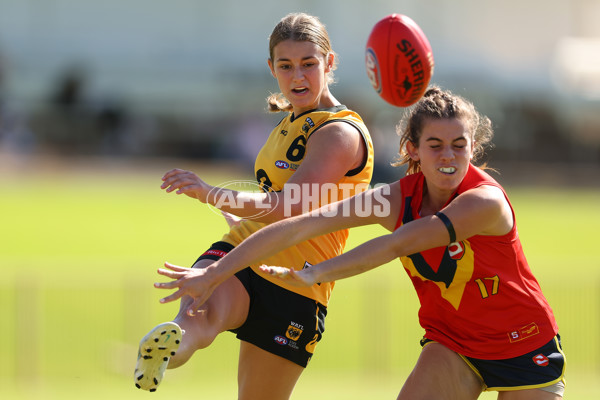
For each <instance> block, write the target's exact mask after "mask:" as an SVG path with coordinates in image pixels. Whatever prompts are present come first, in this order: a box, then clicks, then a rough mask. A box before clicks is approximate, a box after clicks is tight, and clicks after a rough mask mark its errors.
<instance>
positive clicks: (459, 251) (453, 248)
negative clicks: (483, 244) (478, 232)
mask: <svg viewBox="0 0 600 400" xmlns="http://www.w3.org/2000/svg"><path fill="white" fill-rule="evenodd" d="M448 254H449V255H450V258H451V259H453V260H460V259H462V258H463V256H464V255H465V245H464V244H463V243H462V242H454V243H450V244H449V245H448Z"/></svg>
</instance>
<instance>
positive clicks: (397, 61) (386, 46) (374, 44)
mask: <svg viewBox="0 0 600 400" xmlns="http://www.w3.org/2000/svg"><path fill="white" fill-rule="evenodd" d="M365 63H366V66H367V75H368V76H369V80H370V81H371V84H372V85H373V88H375V91H376V92H377V93H379V95H380V96H381V97H382V98H383V99H384V100H385V101H387V102H388V103H390V104H392V105H394V106H397V107H408V106H410V105H412V104H414V103H416V102H417V101H418V100H419V99H420V98H421V96H423V93H425V91H426V90H427V85H429V81H430V80H431V76H432V75H433V65H434V64H433V52H432V51H431V46H430V44H429V41H428V40H427V37H426V36H425V34H424V33H423V31H422V30H421V28H420V27H419V26H418V25H417V24H416V23H415V21H413V20H412V19H410V18H409V17H407V16H406V15H402V14H391V15H388V16H387V17H385V18H383V19H382V20H381V21H379V22H377V24H375V26H374V27H373V30H372V31H371V34H370V35H369V39H368V40H367V50H366V57H365Z"/></svg>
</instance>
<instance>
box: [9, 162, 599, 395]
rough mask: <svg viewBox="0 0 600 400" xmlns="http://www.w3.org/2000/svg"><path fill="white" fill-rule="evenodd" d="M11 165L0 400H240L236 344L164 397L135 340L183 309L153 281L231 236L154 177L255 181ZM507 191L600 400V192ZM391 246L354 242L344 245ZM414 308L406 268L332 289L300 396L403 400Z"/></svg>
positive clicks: (95, 166)
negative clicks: (143, 367)
mask: <svg viewBox="0 0 600 400" xmlns="http://www.w3.org/2000/svg"><path fill="white" fill-rule="evenodd" d="M5 160H6V159H5ZM13 161H14V162H11V163H8V164H6V163H0V213H1V221H2V222H1V223H2V230H1V233H0V239H1V240H0V243H1V245H0V246H1V247H0V267H1V271H2V275H1V278H0V316H1V318H0V338H1V343H2V344H3V349H2V352H1V353H0V354H1V356H0V357H1V360H2V361H1V362H0V397H1V398H3V399H67V400H68V399H75V398H80V397H81V396H85V397H86V398H90V399H106V398H113V399H124V398H127V399H135V398H148V396H151V397H152V398H159V399H160V398H167V397H169V398H172V396H174V395H175V396H198V397H201V398H208V399H214V400H218V399H232V398H235V397H236V393H237V392H236V367H237V351H238V342H237V340H236V339H235V338H234V337H233V335H231V334H228V333H226V334H223V335H221V336H220V337H219V338H218V339H217V340H216V341H215V343H214V344H213V345H212V346H211V347H210V348H209V349H206V350H203V351H200V352H198V353H196V355H195V356H194V358H193V359H192V361H191V362H190V363H189V364H187V365H186V366H184V367H183V368H180V369H178V370H172V371H168V372H167V377H166V379H165V381H164V382H163V384H162V385H161V387H160V388H159V390H158V391H157V392H156V393H153V394H149V393H147V392H143V391H141V390H138V389H136V388H135V387H134V385H133V380H132V374H133V368H134V365H135V360H136V355H137V343H138V341H139V339H140V338H141V336H143V335H144V334H145V333H146V331H147V330H148V329H150V328H151V327H152V326H154V325H155V324H156V323H159V322H162V321H164V320H169V319H170V318H171V317H172V316H173V315H174V313H175V311H176V309H177V305H175V304H169V305H160V304H159V303H158V299H159V298H160V297H161V295H163V294H164V293H163V292H159V291H158V290H156V289H154V288H153V287H152V283H153V282H154V281H156V280H160V277H159V276H158V275H157V274H156V273H155V270H156V269H157V268H158V267H160V266H161V265H162V263H163V262H164V261H169V262H173V263H176V264H180V265H189V264H190V263H191V262H192V261H193V260H194V259H195V258H196V257H197V256H198V254H199V252H201V251H203V250H204V249H205V248H206V247H207V246H208V245H209V244H210V243H212V241H214V240H215V239H218V238H219V237H220V235H221V232H224V231H225V229H226V224H225V222H224V220H223V219H222V218H221V217H220V216H219V215H218V214H217V213H215V212H214V210H211V209H210V208H209V207H208V206H206V205H203V204H201V203H198V202H197V201H194V200H192V199H190V198H187V197H185V198H183V197H181V198H177V196H176V195H174V194H166V193H164V192H162V191H161V190H160V189H159V185H160V177H161V176H162V174H163V173H164V172H165V171H167V170H168V169H170V168H172V167H182V168H187V169H192V170H194V171H195V172H197V173H198V174H199V175H200V176H203V177H205V179H206V180H207V181H208V182H210V183H213V184H218V183H220V182H225V181H227V180H229V179H231V178H245V177H247V176H245V175H244V173H242V172H241V171H238V170H236V169H235V168H231V167H229V166H227V165H225V164H218V163H216V162H215V163H211V164H192V163H190V162H189V161H181V160H168V159H160V160H153V161H141V160H137V161H133V160H129V161H124V160H119V159H93V158H90V159H86V160H83V159H82V160H73V159H69V160H64V159H63V160H61V159H55V158H52V159H40V158H30V159H19V160H13ZM506 189H507V191H508V193H509V195H510V197H511V200H512V202H513V205H514V208H515V210H516V213H517V220H518V223H519V230H520V234H521V237H522V241H523V244H524V248H525V251H526V254H527V256H528V259H529V262H530V264H531V267H532V269H533V271H534V273H535V274H536V276H537V278H538V279H539V281H540V283H541V285H542V288H543V290H544V293H545V294H546V296H547V297H548V299H549V301H550V304H551V306H552V307H553V309H554V311H555V314H556V317H557V319H558V323H559V326H560V332H561V335H562V337H563V346H564V349H565V351H566V354H567V362H568V364H567V392H566V393H567V396H566V397H565V398H567V399H582V400H583V399H586V400H587V399H591V398H597V397H598V395H600V379H598V377H599V376H600V365H599V364H598V359H599V357H600V346H599V343H598V341H597V340H596V339H597V338H598V336H599V334H600V319H599V318H598V317H599V316H600V294H599V288H600V258H599V257H598V253H597V251H598V250H597V249H598V247H597V239H598V234H597V227H598V226H600V210H599V209H598V205H599V204H600V189H599V188H597V187H596V188H581V187H579V188H577V187H567V186H565V187H562V188H550V187H546V186H539V185H529V186H519V185H514V186H510V185H507V186H506ZM381 233H383V229H381V228H378V227H366V228H360V229H356V230H353V231H352V233H351V236H350V247H352V246H354V245H356V244H358V243H360V242H363V241H364V240H366V239H368V238H370V237H373V236H374V235H377V234H381ZM417 307H418V304H417V298H416V295H415V294H414V292H413V289H412V286H411V285H410V281H409V279H407V277H406V273H405V271H404V270H403V268H402V267H401V264H400V262H399V261H394V262H392V263H390V264H388V265H386V266H382V267H380V268H378V269H376V270H374V271H371V272H369V273H367V274H365V275H361V276H358V277H354V278H351V279H347V280H344V281H340V282H338V284H337V285H336V287H335V290H334V293H333V297H332V300H331V303H330V307H329V315H328V317H327V321H326V332H325V335H324V338H323V340H322V341H321V343H320V344H319V346H318V347H317V351H316V354H315V357H314V358H313V360H312V361H311V364H310V365H309V368H308V369H307V370H306V372H305V373H304V374H303V376H302V377H301V379H300V381H299V383H298V386H297V389H296V391H295V393H294V395H293V397H292V398H295V399H301V398H306V397H310V398H314V399H350V400H352V399H364V398H369V399H378V398H381V399H384V398H387V399H391V398H395V396H396V395H397V393H398V391H399V390H400V387H401V386H402V383H403V382H404V379H405V378H406V376H407V375H408V373H409V372H410V369H411V367H412V366H413V364H414V362H415V361H416V358H417V357H418V353H419V350H420V346H419V344H418V340H419V338H420V337H421V335H422V331H421V329H420V327H419V325H418V321H417ZM482 398H484V399H486V398H495V395H493V394H491V393H490V394H484V395H483V396H482Z"/></svg>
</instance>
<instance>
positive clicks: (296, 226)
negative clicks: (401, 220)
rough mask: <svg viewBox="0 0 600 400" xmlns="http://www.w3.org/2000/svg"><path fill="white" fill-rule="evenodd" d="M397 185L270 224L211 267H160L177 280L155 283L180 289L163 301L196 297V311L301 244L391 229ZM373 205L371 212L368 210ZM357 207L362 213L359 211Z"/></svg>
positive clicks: (163, 287) (161, 272)
mask: <svg viewBox="0 0 600 400" xmlns="http://www.w3.org/2000/svg"><path fill="white" fill-rule="evenodd" d="M394 187H395V186H394V185H387V186H383V187H379V188H376V189H372V190H369V191H367V192H365V193H361V194H359V195H356V196H354V197H351V198H349V199H346V200H343V201H339V202H336V203H332V204H329V205H326V206H324V207H322V208H320V209H318V210H315V211H313V212H311V213H306V214H302V215H299V216H296V217H293V218H289V219H286V220H283V221H279V222H277V223H274V224H271V225H268V226H266V227H265V228H263V229H261V230H259V231H257V232H255V233H254V234H252V235H251V236H249V237H248V238H247V239H246V240H244V241H243V242H242V243H241V244H240V245H238V246H237V247H236V248H235V249H233V250H232V251H231V252H229V254H227V255H226V256H225V257H223V258H222V259H220V260H219V261H216V262H215V263H213V264H212V265H210V266H209V267H207V268H204V269H191V268H183V267H178V266H174V265H171V264H165V266H166V267H167V269H160V270H159V271H158V273H159V274H161V275H163V276H166V277H169V278H171V279H173V281H171V282H165V283H157V284H155V286H156V287H157V288H160V289H177V290H176V291H175V292H174V293H173V294H171V295H170V296H167V297H165V298H164V299H163V300H162V302H164V303H166V302H170V301H174V300H177V299H179V298H180V297H182V296H183V295H189V296H192V297H193V298H194V299H195V301H194V303H193V304H191V305H190V307H189V308H188V312H190V313H193V312H194V310H196V309H197V308H198V307H199V306H200V305H201V304H202V303H204V301H206V300H207V299H208V297H209V296H210V295H211V294H212V292H213V291H214V289H215V288H216V287H217V286H218V285H219V284H221V283H222V282H223V281H225V280H226V279H227V278H229V277H230V276H232V275H233V274H235V273H236V272H237V271H239V270H241V269H243V268H245V267H246V266H248V265H251V264H255V263H258V262H260V260H263V259H265V258H267V257H269V256H271V255H273V254H276V253H277V252H279V251H281V250H283V249H286V248H288V247H291V246H293V245H295V244H297V243H300V242H303V241H306V240H308V239H310V238H313V237H316V236H320V235H323V234H326V233H329V232H333V231H337V230H340V229H346V228H352V227H355V226H361V225H367V224H375V223H380V224H381V225H383V226H384V227H387V228H389V229H390V230H391V229H393V224H394V222H395V218H396V216H397V213H395V212H394V211H395V210H392V209H391V207H392V204H393V202H392V201H391V198H392V197H394V196H393V195H392V194H387V195H386V194H385V193H389V192H390V190H391V191H392V192H395V191H394ZM396 195H399V193H397V194H396ZM369 207H370V209H371V212H365V210H367V211H368V210H369ZM356 210H360V212H359V213H357V212H356ZM390 227H391V228H390Z"/></svg>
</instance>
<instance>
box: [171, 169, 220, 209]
mask: <svg viewBox="0 0 600 400" xmlns="http://www.w3.org/2000/svg"><path fill="white" fill-rule="evenodd" d="M162 180H163V183H162V185H160V188H161V189H165V191H166V192H167V193H170V192H172V191H174V190H177V191H176V192H175V193H176V194H185V195H187V196H189V197H192V198H194V199H198V200H200V201H201V202H203V203H206V196H207V195H208V193H209V192H210V190H211V189H212V186H210V185H209V184H207V183H206V182H204V181H203V180H202V179H200V178H199V177H198V176H197V175H196V174H194V173H193V172H191V171H186V170H183V169H179V168H176V169H172V170H170V171H169V172H167V173H166V174H165V175H164V176H163V177H162Z"/></svg>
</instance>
